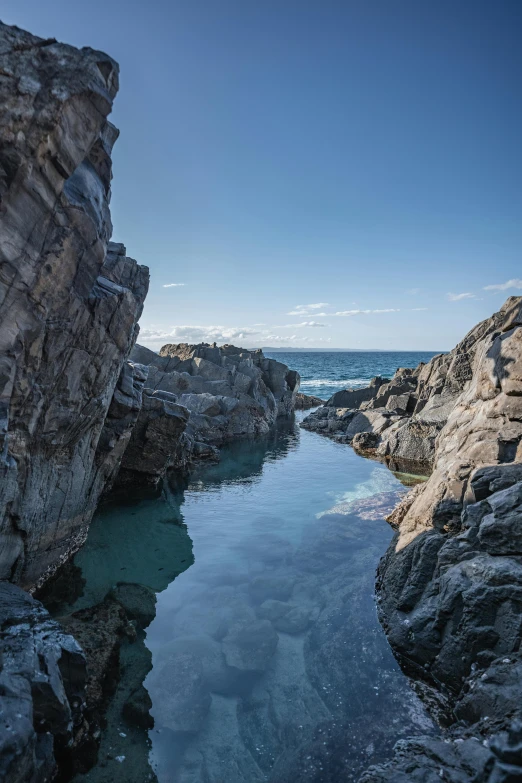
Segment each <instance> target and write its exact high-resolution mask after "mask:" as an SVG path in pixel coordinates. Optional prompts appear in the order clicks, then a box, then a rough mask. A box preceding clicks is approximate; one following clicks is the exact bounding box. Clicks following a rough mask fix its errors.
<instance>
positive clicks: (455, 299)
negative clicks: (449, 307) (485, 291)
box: [447, 291, 475, 302]
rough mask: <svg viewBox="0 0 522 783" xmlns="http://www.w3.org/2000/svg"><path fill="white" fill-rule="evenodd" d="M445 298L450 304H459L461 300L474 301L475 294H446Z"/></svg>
mask: <svg viewBox="0 0 522 783" xmlns="http://www.w3.org/2000/svg"><path fill="white" fill-rule="evenodd" d="M447 297H448V299H449V300H450V302H460V301H461V300H462V299H475V294H472V293H470V292H469V291H468V292H466V293H464V294H447Z"/></svg>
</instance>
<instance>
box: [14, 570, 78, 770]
mask: <svg viewBox="0 0 522 783" xmlns="http://www.w3.org/2000/svg"><path fill="white" fill-rule="evenodd" d="M0 648H1V651H2V658H1V670H0V694H1V719H2V730H1V731H0V778H1V779H2V780H3V781H5V783H11V782H13V783H18V781H44V780H52V778H53V777H54V773H55V771H56V763H55V758H54V753H55V752H59V751H60V750H63V749H64V748H65V747H66V746H67V744H68V743H69V742H70V741H71V740H72V738H73V735H74V732H75V730H76V728H77V726H78V725H79V724H81V722H82V711H83V698H84V688H85V684H86V677H87V675H86V665H85V657H84V654H83V652H82V650H81V649H80V647H79V645H78V644H77V642H76V641H75V640H74V639H73V638H72V636H69V635H68V634H66V633H64V631H63V630H62V628H61V627H60V626H59V625H58V623H56V622H55V621H54V620H51V618H50V617H49V614H48V613H47V611H46V610H45V609H44V607H43V606H42V604H40V603H39V602H38V601H35V600H34V599H33V598H31V596H30V595H28V594H27V593H26V592H24V591H23V590H21V589H20V588H19V587H16V586H15V585H12V584H9V583H7V582H0Z"/></svg>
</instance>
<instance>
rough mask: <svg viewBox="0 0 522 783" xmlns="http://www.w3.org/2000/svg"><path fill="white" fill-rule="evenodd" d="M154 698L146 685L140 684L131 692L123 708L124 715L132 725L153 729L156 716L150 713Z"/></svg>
mask: <svg viewBox="0 0 522 783" xmlns="http://www.w3.org/2000/svg"><path fill="white" fill-rule="evenodd" d="M151 709H152V700H151V698H150V696H149V692H148V690H147V689H146V688H145V686H144V685H139V686H138V687H137V688H136V689H135V690H134V691H132V693H131V694H130V696H129V698H128V699H127V701H126V702H125V703H124V705H123V708H122V715H123V717H124V718H125V720H126V721H127V722H128V723H130V725H131V726H137V727H139V728H142V729H152V728H153V726H154V718H153V717H152V715H151V714H150V711H151Z"/></svg>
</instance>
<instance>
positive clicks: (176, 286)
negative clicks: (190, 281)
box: [163, 283, 185, 288]
mask: <svg viewBox="0 0 522 783" xmlns="http://www.w3.org/2000/svg"><path fill="white" fill-rule="evenodd" d="M183 285H185V283H165V284H164V286H163V288H179V287H180V286H183Z"/></svg>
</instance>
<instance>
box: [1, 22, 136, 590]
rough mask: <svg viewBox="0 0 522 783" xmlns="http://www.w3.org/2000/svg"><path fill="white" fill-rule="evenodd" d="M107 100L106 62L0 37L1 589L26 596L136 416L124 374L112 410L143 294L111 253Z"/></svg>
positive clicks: (113, 68)
mask: <svg viewBox="0 0 522 783" xmlns="http://www.w3.org/2000/svg"><path fill="white" fill-rule="evenodd" d="M117 89H118V66H117V64H116V63H115V62H114V61H113V60H111V58H110V57H108V56H107V55H105V54H103V53H101V52H96V51H94V50H92V49H88V48H84V49H81V50H78V49H75V48H74V47H71V46H66V45H64V44H59V43H56V41H54V40H43V39H41V38H37V37H36V36H33V35H30V34H29V33H26V32H24V31H22V30H19V29H18V28H16V27H9V26H7V25H1V26H0V105H1V110H0V198H1V202H0V367H1V372H0V416H1V419H2V425H1V433H0V438H1V446H0V454H1V456H0V472H1V479H0V482H1V488H0V537H1V550H0V578H3V579H10V580H13V581H16V582H18V583H19V584H21V585H26V586H29V585H32V584H34V583H35V582H37V581H38V580H39V579H41V577H42V575H44V574H46V573H48V572H49V571H52V570H53V569H54V568H55V567H56V566H57V565H58V564H59V563H60V562H61V561H62V560H63V559H64V558H66V557H67V556H69V555H70V554H71V552H73V551H74V550H75V549H76V548H78V546H79V545H80V544H81V543H82V541H83V540H84V538H85V535H86V532H87V529H88V525H89V522H90V519H91V516H92V513H93V511H94V509H95V506H96V504H97V501H98V499H99V496H100V494H101V492H102V490H103V489H104V487H105V486H106V484H107V482H108V481H110V480H111V478H112V477H113V476H114V474H115V472H116V470H117V467H118V464H119V460H120V459H121V456H122V454H123V451H124V449H125V446H126V444H127V442H128V439H129V437H130V429H131V428H132V423H133V418H135V417H136V415H137V398H138V397H139V390H136V389H134V390H133V392H132V394H134V398H132V394H131V395H130V398H128V396H127V399H126V400H125V399H124V396H125V395H126V391H125V390H124V389H123V387H122V386H121V383H122V382H123V386H125V384H126V383H127V381H128V378H129V372H127V374H125V371H124V373H123V375H122V377H121V379H120V391H117V394H116V397H115V400H114V404H112V406H111V400H112V398H113V392H114V390H115V387H116V384H117V382H118V378H119V377H120V372H121V370H122V366H123V363H124V360H125V358H126V356H127V355H128V353H129V351H130V349H131V348H132V346H133V344H134V342H135V339H136V335H137V326H136V323H137V320H138V318H139V316H140V314H141V310H142V305H143V300H144V297H145V295H146V292H147V287H148V270H147V269H146V267H142V266H138V264H137V263H136V262H135V261H133V260H132V259H130V258H128V257H127V256H126V252H125V248H124V246H123V245H117V244H113V243H110V242H109V240H110V236H111V231H112V226H111V220H110V212H109V200H110V181H111V158H110V154H111V148H112V145H113V143H114V141H115V140H116V138H117V136H118V132H117V130H116V129H115V128H114V126H112V125H111V124H110V123H109V122H107V115H108V114H109V112H110V111H111V107H112V101H113V98H114V96H115V94H116V92H117ZM139 382H141V379H140V378H136V383H137V384H138V385H139ZM127 385H128V384H127ZM131 385H132V383H131ZM117 398H118V399H117ZM129 399H130V406H129V405H128V404H127V403H128V401H129ZM109 408H110V410H109Z"/></svg>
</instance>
